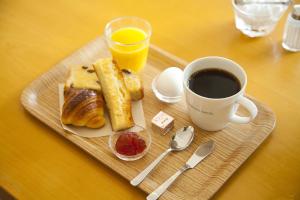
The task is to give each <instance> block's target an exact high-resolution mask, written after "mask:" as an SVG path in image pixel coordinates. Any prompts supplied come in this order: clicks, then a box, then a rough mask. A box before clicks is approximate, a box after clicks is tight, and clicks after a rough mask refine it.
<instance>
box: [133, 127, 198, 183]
mask: <svg viewBox="0 0 300 200" xmlns="http://www.w3.org/2000/svg"><path fill="white" fill-rule="evenodd" d="M193 139H194V128H193V127H192V126H186V127H183V128H181V129H179V130H178V131H177V132H176V133H175V135H174V136H173V137H172V139H171V141H170V147H169V148H168V149H167V150H166V151H165V152H163V153H162V154H161V155H160V156H159V157H157V158H156V159H155V160H154V161H153V162H152V163H151V164H150V165H149V166H148V167H147V168H146V169H144V170H143V171H142V172H141V173H139V175H137V176H136V177H135V178H134V179H132V180H131V181H130V184H131V185H133V186H137V185H138V184H140V183H141V182H142V181H143V180H144V179H145V177H146V176H147V175H148V174H149V173H150V172H151V171H152V170H153V169H154V168H155V167H156V165H157V164H158V163H159V162H160V161H161V160H162V159H163V158H164V157H165V156H166V155H168V154H169V153H170V152H172V151H181V150H184V149H186V148H187V147H188V146H189V145H190V144H191V142H192V141H193Z"/></svg>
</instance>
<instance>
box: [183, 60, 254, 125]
mask: <svg viewBox="0 0 300 200" xmlns="http://www.w3.org/2000/svg"><path fill="white" fill-rule="evenodd" d="M210 68H214V69H215V68H217V69H222V70H225V71H227V72H230V73H231V74H233V75H234V76H235V77H237V79H238V80H239V81H240V84H241V90H240V91H239V92H238V93H236V94H234V95H232V96H229V97H226V98H218V99H217V98H216V99H214V98H207V97H203V96H200V95H198V94H196V93H195V92H193V91H192V90H191V89H190V88H189V83H188V82H189V79H190V77H191V75H192V74H193V73H195V72H197V71H200V70H203V69H210ZM183 85H184V86H183V87H184V92H185V97H186V103H187V108H188V113H189V115H190V117H191V119H192V121H193V123H194V124H196V125H197V126H199V127H200V128H202V129H204V130H207V131H218V130H221V129H223V128H225V127H226V125H227V124H228V123H229V122H233V123H240V124H244V123H249V122H250V121H251V120H253V119H254V118H255V117H256V115H257V107H256V106H255V104H254V103H253V102H252V101H251V100H249V99H248V98H247V97H245V96H244V92H245V88H246V85H247V75H246V73H245V71H244V70H243V68H242V67H241V66H240V65H238V64H237V63H235V62H234V61H232V60H229V59H227V58H223V57H217V56H211V57H204V58H200V59H197V60H195V61H193V62H191V63H190V64H188V65H187V66H186V67H185V69H184V71H183ZM239 105H242V106H243V107H245V108H246V109H247V110H248V111H249V113H250V116H247V117H242V116H239V115H237V114H236V112H237V109H238V106H239Z"/></svg>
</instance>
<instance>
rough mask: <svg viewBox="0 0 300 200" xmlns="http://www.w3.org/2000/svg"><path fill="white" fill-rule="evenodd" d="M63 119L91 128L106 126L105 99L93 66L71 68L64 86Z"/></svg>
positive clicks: (66, 122) (68, 122)
mask: <svg viewBox="0 0 300 200" xmlns="http://www.w3.org/2000/svg"><path fill="white" fill-rule="evenodd" d="M61 120H62V123H64V124H72V125H75V126H86V127H89V128H100V127H102V126H104V124H105V118H104V100H103V96H102V92H101V87H100V83H99V81H98V78H97V76H96V73H95V71H94V69H93V67H86V66H77V67H72V68H71V70H70V75H69V78H68V79H67V81H66V84H65V88H64V105H63V109H62V116H61Z"/></svg>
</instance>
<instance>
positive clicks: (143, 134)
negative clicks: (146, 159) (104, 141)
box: [108, 131, 152, 161]
mask: <svg viewBox="0 0 300 200" xmlns="http://www.w3.org/2000/svg"><path fill="white" fill-rule="evenodd" d="M122 134H137V135H138V136H139V138H141V139H143V140H144V141H145V144H146V148H145V149H144V150H143V151H142V152H141V153H138V154H136V155H132V156H127V155H124V154H120V153H118V152H117V150H116V148H115V147H116V142H117V140H118V138H119V137H120V136H121V135H122ZM151 141H152V140H151V134H150V133H148V132H147V131H141V132H130V131H129V132H117V133H113V134H111V135H110V136H109V139H108V144H109V147H110V149H111V151H112V152H113V154H115V155H116V156H117V157H118V158H120V159H121V160H125V161H134V160H138V159H140V158H142V157H143V156H144V155H145V154H146V153H147V152H148V151H149V148H150V145H151Z"/></svg>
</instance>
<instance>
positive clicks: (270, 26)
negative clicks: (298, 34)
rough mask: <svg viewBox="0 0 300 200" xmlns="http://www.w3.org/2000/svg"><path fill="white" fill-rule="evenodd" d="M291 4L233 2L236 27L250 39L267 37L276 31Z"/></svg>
mask: <svg viewBox="0 0 300 200" xmlns="http://www.w3.org/2000/svg"><path fill="white" fill-rule="evenodd" d="M289 3H290V1H289V0H287V1H284V2H283V1H282V0H269V1H268V0H232V5H233V8H234V14H235V26H236V28H237V29H238V30H240V31H241V32H242V33H244V34H245V35H247V36H249V37H261V36H266V35H268V34H269V33H271V32H272V31H273V30H274V28H275V27H276V24H277V22H278V21H279V19H280V18H281V16H282V15H283V14H284V12H285V11H286V10H287V8H288V5H289Z"/></svg>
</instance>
